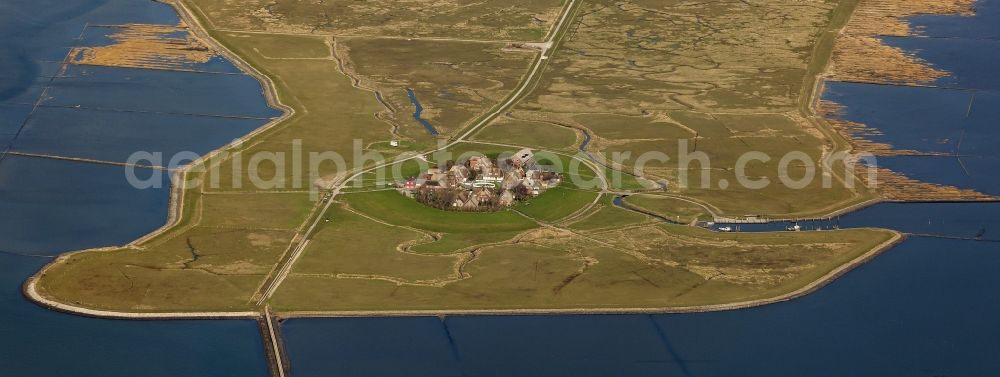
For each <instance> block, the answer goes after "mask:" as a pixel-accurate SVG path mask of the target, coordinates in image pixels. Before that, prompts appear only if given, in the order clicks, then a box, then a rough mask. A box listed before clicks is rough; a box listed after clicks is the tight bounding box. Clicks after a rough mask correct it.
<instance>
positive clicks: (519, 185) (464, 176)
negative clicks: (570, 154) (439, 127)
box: [399, 149, 562, 211]
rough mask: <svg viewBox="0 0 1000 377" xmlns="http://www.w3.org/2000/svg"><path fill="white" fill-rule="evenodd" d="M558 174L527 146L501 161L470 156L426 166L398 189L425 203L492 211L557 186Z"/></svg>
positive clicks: (454, 208) (558, 181)
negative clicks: (456, 161)
mask: <svg viewBox="0 0 1000 377" xmlns="http://www.w3.org/2000/svg"><path fill="white" fill-rule="evenodd" d="M561 182H562V177H561V176H560V175H559V173H557V172H555V171H554V169H553V168H552V167H551V166H548V165H541V164H539V163H537V162H536V161H535V159H534V154H533V153H532V151H531V150H529V149H524V150H521V151H519V152H517V153H516V154H514V155H512V156H510V157H509V158H505V159H503V160H502V161H495V160H491V159H490V158H489V157H486V156H474V157H471V158H469V159H467V160H464V161H459V162H458V163H454V162H449V163H447V164H445V165H444V166H441V167H438V168H432V169H429V170H427V171H426V172H425V173H424V175H423V176H421V177H411V178H408V179H407V180H406V182H404V183H403V184H402V185H400V187H399V191H400V193H402V194H403V195H406V196H408V197H411V198H414V199H416V200H417V201H419V202H421V203H424V204H426V205H429V206H432V207H435V208H440V209H447V210H458V211H494V210H498V209H501V208H504V207H509V206H511V205H513V204H514V203H516V202H517V201H521V200H525V199H528V198H531V197H534V196H538V195H539V194H541V193H543V192H545V190H548V189H550V188H553V187H556V186H558V185H559V184H560V183H561Z"/></svg>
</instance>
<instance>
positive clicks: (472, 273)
mask: <svg viewBox="0 0 1000 377" xmlns="http://www.w3.org/2000/svg"><path fill="white" fill-rule="evenodd" d="M656 229H659V230H661V231H664V232H667V234H671V236H670V238H671V239H673V240H674V241H675V242H677V241H679V242H680V243H681V246H675V244H671V243H660V242H662V241H664V239H663V238H659V237H657V238H654V239H650V240H639V239H635V238H628V239H625V238H622V239H618V238H616V237H618V235H615V234H609V235H603V236H602V237H601V238H602V239H607V240H611V241H613V242H614V243H618V242H641V243H642V244H643V245H646V246H645V247H646V248H648V249H649V250H648V251H646V250H643V251H640V253H641V254H639V255H646V254H649V256H648V257H649V258H651V259H648V260H645V261H644V260H640V259H637V258H636V257H635V256H633V255H630V254H628V253H624V252H622V251H620V250H617V249H616V247H608V246H602V245H600V244H596V243H595V242H594V241H588V240H586V239H580V238H571V239H566V238H560V239H544V238H542V239H539V240H536V241H530V242H528V241H526V242H520V243H517V244H513V245H501V246H494V247H489V248H486V249H483V251H482V254H481V255H479V257H478V258H477V259H475V260H473V261H471V262H470V263H468V264H467V265H465V266H464V267H463V269H462V271H464V272H465V273H466V274H467V276H466V277H464V278H463V279H462V280H460V281H456V282H451V283H449V284H446V285H443V286H440V285H432V284H407V283H400V282H394V281H391V280H386V279H362V278H341V279H336V278H330V277H323V276H302V275H296V276H293V277H291V278H289V279H288V281H286V283H285V284H284V285H282V287H281V288H280V290H279V291H278V292H277V294H276V295H275V297H274V306H275V308H276V309H277V310H280V311H287V312H294V311H300V310H307V311H308V310H313V311H315V310H321V311H380V310H462V309H498V310H499V309H526V308H530V309H559V308H591V309H596V308H601V309H608V308H651V307H659V308H670V307H682V306H691V305H712V304H722V303H728V302H735V301H743V300H752V299H759V298H766V297H774V296H776V295H780V294H785V293H788V292H792V291H794V290H796V289H798V288H800V287H802V286H803V285H805V284H806V283H808V282H812V281H814V280H815V279H817V278H819V277H820V276H822V275H824V274H826V273H827V272H829V271H830V270H832V269H833V268H836V267H838V266H840V265H842V264H843V263H845V262H847V261H849V260H851V259H853V258H856V257H857V256H858V255H860V254H862V253H864V252H867V251H868V250H869V249H870V248H871V247H872V246H874V245H875V244H877V243H879V242H883V241H885V240H887V239H889V238H890V237H891V235H892V234H891V233H889V232H885V231H868V230H852V231H843V232H815V233H817V234H813V233H809V234H806V233H799V234H791V235H788V234H780V235H755V234H740V235H737V236H728V235H722V236H719V235H714V234H709V233H708V232H699V231H696V230H692V229H691V228H686V227H659V228H656ZM674 232H676V234H675V233H674ZM818 233H824V234H818ZM852 241H857V242H856V243H851V242H852ZM689 242H692V243H689ZM693 245H697V247H694V246H693ZM737 245H738V246H737ZM689 248H690V249H689ZM692 253H696V254H692ZM668 254H669V255H668ZM675 256H676V257H681V258H678V260H673V259H669V258H671V257H675ZM693 256H696V257H697V258H698V261H697V262H694V261H692V257H693ZM748 263H753V265H752V267H748ZM761 269H772V271H773V270H777V271H776V272H772V273H760V272H758V271H759V270H761ZM720 273H727V274H728V273H731V274H733V276H725V277H724V278H719V277H717V276H720V275H719V274H720Z"/></svg>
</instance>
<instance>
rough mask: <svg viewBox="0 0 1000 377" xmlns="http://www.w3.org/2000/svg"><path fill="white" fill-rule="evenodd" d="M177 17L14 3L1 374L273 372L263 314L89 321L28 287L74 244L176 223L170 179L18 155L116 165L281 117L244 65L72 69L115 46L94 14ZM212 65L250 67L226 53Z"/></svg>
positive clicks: (1, 21)
mask: <svg viewBox="0 0 1000 377" xmlns="http://www.w3.org/2000/svg"><path fill="white" fill-rule="evenodd" d="M177 22H178V17H177V14H176V13H175V12H174V11H173V9H172V8H170V7H169V6H167V5H164V4H158V3H155V2H150V1H141V0H75V1H62V0H58V1H57V0H44V1H39V0H5V1H3V2H0V35H2V36H3V38H2V39H3V40H2V44H0V153H4V154H3V155H2V157H0V303H2V305H0V336H2V339H3V341H0V354H2V355H3V356H2V357H0V375H3V376H197V375H212V376H266V375H268V371H267V364H266V362H265V358H264V352H263V347H262V343H261V337H260V334H259V332H258V330H257V325H256V323H255V322H253V321H249V320H232V321H118V320H103V319H93V318H84V317H79V316H74V315H68V314H63V313H58V312H54V311H50V310H48V309H44V308H42V307H40V306H37V305H35V304H33V303H31V302H29V301H27V300H26V299H24V297H23V296H22V294H21V285H22V283H23V282H24V281H25V279H27V278H28V277H29V276H31V275H33V274H34V273H36V272H37V271H38V270H39V269H41V268H42V266H44V265H45V264H46V263H49V262H50V261H51V260H52V258H53V257H54V256H56V255H58V254H60V253H63V252H67V251H72V250H78V249H84V248H91V247H99V246H111V245H121V244H125V243H128V242H130V241H132V240H134V239H136V238H138V237H140V236H142V235H144V234H146V233H149V232H150V231H152V230H154V229H156V228H158V227H160V226H162V225H163V224H164V223H165V221H166V216H167V214H166V211H167V208H166V205H167V201H168V195H169V177H167V176H166V175H163V176H161V177H160V182H161V183H162V187H161V188H158V189H150V190H137V189H134V188H132V187H131V186H129V185H128V183H127V182H126V180H125V174H124V172H125V171H124V169H123V168H122V167H120V166H114V165H109V164H92V163H82V162H73V161H66V160H58V159H47V158H35V157H25V156H18V155H12V154H6V153H5V152H7V151H15V152H23V153H32V154H46V155H54V156H58V157H83V158H90V159H98V160H105V161H110V162H124V161H126V160H127V158H128V156H129V155H130V154H131V153H132V152H135V151H138V150H147V151H158V152H164V153H165V154H166V155H167V156H170V155H171V154H173V153H175V152H178V151H182V150H190V151H193V152H196V153H199V154H201V153H205V152H208V151H210V150H212V149H215V148H218V147H219V146H222V145H225V144H226V143H229V142H230V141H232V140H233V139H234V138H237V137H239V136H242V135H244V134H246V133H247V132H249V131H250V130H252V129H255V128H257V127H260V126H261V125H263V124H264V123H266V122H267V121H268V119H269V118H270V117H273V116H277V115H278V112H277V111H275V110H273V109H270V108H269V107H267V106H266V103H265V101H264V98H263V95H262V94H261V88H260V85H259V84H258V83H257V82H256V80H254V79H253V78H251V77H248V76H245V75H242V74H212V73H187V72H168V71H151V70H137V69H124V68H107V67H91V66H73V65H69V66H67V67H65V69H63V68H64V67H63V65H62V61H63V59H64V58H65V57H66V55H67V53H68V52H69V48H70V47H72V46H84V45H87V44H88V43H106V40H104V39H101V38H97V37H95V36H98V35H102V34H101V33H103V32H106V31H108V30H107V28H101V27H91V25H113V24H124V23H153V24H166V25H175V24H176V23H177ZM81 35H82V36H84V38H82V39H78V37H80V36H81ZM222 63H225V64H222ZM202 68H204V70H206V71H213V72H216V71H217V72H224V73H232V72H238V70H236V68H235V67H234V66H233V65H232V64H230V63H228V62H224V61H222V62H220V61H219V60H213V61H210V62H208V63H206V66H205V67H202ZM191 112H195V114H197V115H192V114H191ZM198 112H204V114H200V113H198ZM200 115H211V116H200ZM152 173H153V171H152V170H142V169H140V170H139V172H138V174H139V175H140V176H142V175H148V174H152Z"/></svg>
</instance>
